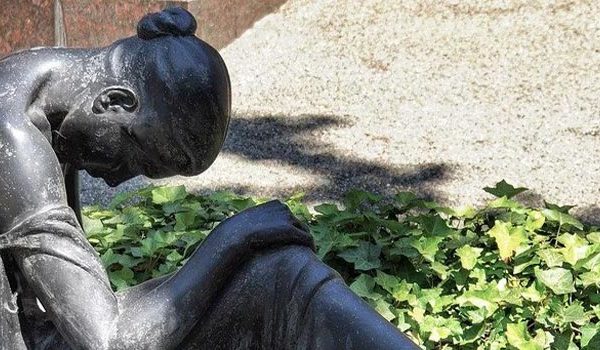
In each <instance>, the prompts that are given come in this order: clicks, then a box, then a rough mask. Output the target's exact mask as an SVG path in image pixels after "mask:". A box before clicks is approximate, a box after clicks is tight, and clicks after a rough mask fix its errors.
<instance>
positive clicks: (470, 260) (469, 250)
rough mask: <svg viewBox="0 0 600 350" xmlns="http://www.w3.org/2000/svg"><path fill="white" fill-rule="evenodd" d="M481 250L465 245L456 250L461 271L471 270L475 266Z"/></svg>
mask: <svg viewBox="0 0 600 350" xmlns="http://www.w3.org/2000/svg"><path fill="white" fill-rule="evenodd" d="M482 251H483V249H481V248H473V247H471V246H470V245H465V246H462V247H460V248H458V249H457V250H456V255H457V256H458V257H459V258H460V264H461V265H462V267H463V269H465V270H471V269H472V268H473V267H475V265H476V264H477V258H479V256H480V255H481V252H482Z"/></svg>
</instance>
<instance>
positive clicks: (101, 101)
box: [92, 88, 138, 114]
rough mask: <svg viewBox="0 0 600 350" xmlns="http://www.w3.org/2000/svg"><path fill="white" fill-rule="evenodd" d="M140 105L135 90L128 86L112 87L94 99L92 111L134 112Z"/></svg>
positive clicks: (97, 112)
mask: <svg viewBox="0 0 600 350" xmlns="http://www.w3.org/2000/svg"><path fill="white" fill-rule="evenodd" d="M137 107H138V100H137V97H136V96H135V94H134V93H133V91H131V90H129V89H126V88H110V89H107V90H105V91H104V92H103V93H101V94H100V95H99V96H98V97H96V99H95V100H94V104H93V106H92V111H93V112H94V113H96V114H101V113H105V112H106V111H112V112H121V111H126V112H133V111H135V110H136V109H137Z"/></svg>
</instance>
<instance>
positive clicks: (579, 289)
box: [83, 181, 600, 350]
mask: <svg viewBox="0 0 600 350" xmlns="http://www.w3.org/2000/svg"><path fill="white" fill-rule="evenodd" d="M484 190H485V191H487V192H489V193H491V194H493V195H494V196H496V199H495V200H492V201H490V202H489V203H488V204H487V205H486V206H484V207H482V208H473V207H464V208H459V209H456V208H447V207H443V206H440V205H438V204H437V203H435V202H431V201H427V200H423V199H419V198H417V197H416V196H415V195H414V194H412V193H406V192H403V193H398V194H397V195H396V196H395V197H393V198H383V197H380V196H377V195H374V194H372V193H367V192H361V191H351V192H349V193H348V194H347V195H346V196H345V198H344V199H343V201H342V204H341V205H338V204H333V203H324V204H321V205H318V206H316V207H315V208H314V210H312V211H311V210H309V209H308V208H307V206H306V205H304V204H303V203H302V196H300V195H298V196H295V197H292V198H290V199H289V200H287V202H286V203H287V204H288V206H289V207H290V208H291V209H292V211H293V212H294V213H295V214H296V215H297V216H298V217H300V218H301V219H302V220H304V221H305V222H306V223H307V224H308V225H309V227H310V228H311V231H312V233H313V235H314V237H315V240H316V242H317V247H318V255H319V257H320V258H321V259H322V260H323V261H324V262H325V263H327V264H329V265H330V266H332V267H333V268H335V269H336V270H337V271H338V272H339V273H340V274H341V275H342V276H343V277H344V279H345V280H346V281H347V283H348V284H349V285H350V287H351V288H352V290H353V291H354V292H355V293H357V294H358V295H360V296H361V297H362V298H364V299H365V300H366V301H367V302H369V303H370V304H371V305H372V306H373V307H374V308H375V309H376V310H377V311H378V312H379V313H380V314H381V315H383V317H385V318H386V319H388V320H389V321H390V322H392V323H394V324H395V325H396V326H397V327H398V328H400V329H401V330H402V331H404V332H405V333H407V334H408V335H409V336H411V337H412V338H413V339H414V340H415V341H416V342H417V343H419V344H421V345H422V346H423V347H424V348H427V349H455V348H460V349H504V348H514V349H526V350H527V349H532V350H533V349H548V348H552V349H569V350H571V349H600V323H599V320H600V307H599V306H598V305H597V304H598V301H599V300H600V294H599V289H598V286H599V283H600V229H598V228H597V227H592V226H588V225H584V224H582V223H581V222H579V221H578V220H577V219H576V218H574V217H573V216H571V215H569V210H570V209H571V208H572V207H569V206H563V207H560V206H557V205H553V204H549V203H546V206H545V208H530V207H527V206H525V205H524V204H522V203H520V202H518V201H516V200H515V199H514V198H513V197H514V196H515V195H517V194H518V193H520V192H523V191H525V190H526V189H525V188H515V187H513V186H511V185H509V184H507V183H506V182H504V181H502V182H499V183H498V184H496V185H495V186H494V187H491V188H485V189H484ZM263 201H264V200H260V199H253V198H246V197H240V196H237V195H233V194H230V193H214V194H211V195H207V196H195V195H191V194H188V193H187V192H186V191H185V188H183V187H150V188H145V189H141V190H139V191H136V192H132V193H126V194H120V195H118V196H117V197H116V198H115V199H114V200H113V202H112V203H111V205H110V206H109V207H108V208H100V207H88V208H86V209H85V210H84V213H83V214H84V217H83V219H84V228H85V230H86V233H87V235H88V239H89V241H90V242H91V243H92V245H93V246H94V247H95V248H96V250H97V251H98V252H99V254H100V256H101V259H102V262H103V263H104V265H105V267H106V268H107V271H108V273H109V277H110V281H111V283H112V284H113V287H114V288H115V289H117V290H118V289H122V288H126V287H128V286H132V285H135V284H137V283H140V282H142V281H144V280H147V279H149V278H152V277H158V276H161V275H164V274H167V273H170V272H172V271H174V270H176V269H177V267H178V266H180V265H181V264H183V263H185V261H186V259H187V258H188V257H189V256H190V254H191V253H192V252H193V250H194V249H195V248H196V247H197V246H198V244H200V242H201V241H202V240H203V239H204V238H205V237H206V236H207V235H208V233H209V232H210V231H211V229H212V228H213V227H214V226H216V225H217V224H218V223H219V222H220V221H222V220H223V219H225V218H226V217H228V216H231V215H233V214H235V213H237V212H239V211H241V210H243V209H245V208H248V207H251V206H254V205H256V204H259V203H261V202H263Z"/></svg>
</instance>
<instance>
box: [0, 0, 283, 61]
mask: <svg viewBox="0 0 600 350" xmlns="http://www.w3.org/2000/svg"><path fill="white" fill-rule="evenodd" d="M55 1H56V0H0V14H2V15H1V16H0V57H2V56H4V55H6V54H7V53H9V52H12V51H15V50H20V49H26V48H30V47H35V46H53V45H55V28H54V27H55V10H54V7H55ZM60 1H61V4H62V14H63V21H64V29H65V32H66V38H67V45H68V46H73V47H93V46H104V45H108V44H110V43H111V42H113V41H114V40H116V39H118V38H122V37H126V36H130V35H133V34H134V33H135V26H136V24H137V21H138V20H139V19H140V18H141V17H142V16H143V15H144V14H145V13H148V12H155V11H158V10H160V9H161V8H164V7H165V6H170V5H179V6H182V7H185V8H187V9H188V10H189V11H190V12H192V13H193V14H194V15H195V16H196V19H197V20H198V32H197V33H196V34H197V35H198V36H199V37H200V38H202V39H203V40H205V41H207V42H208V43H210V44H211V45H213V46H215V47H217V48H222V47H224V46H226V45H227V44H229V43H230V42H231V41H233V40H234V39H235V38H237V37H238V36H239V35H241V34H242V33H243V32H244V31H245V30H246V29H248V28H250V27H251V26H252V24H253V23H254V22H255V21H257V20H258V19H260V18H261V17H263V16H265V15H266V14H268V13H270V12H273V11H275V10H276V9H277V8H278V7H279V6H281V5H282V4H283V3H284V2H285V0H178V1H172V0H171V1H167V0H60Z"/></svg>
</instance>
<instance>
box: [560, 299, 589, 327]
mask: <svg viewBox="0 0 600 350" xmlns="http://www.w3.org/2000/svg"><path fill="white" fill-rule="evenodd" d="M560 316H561V318H562V321H563V322H564V323H571V322H573V323H576V324H578V325H580V326H581V325H584V324H586V323H587V321H588V317H587V316H586V315H585V310H584V309H583V306H582V305H581V303H578V302H574V303H573V304H571V305H569V306H567V307H565V308H563V310H562V312H561V313H560Z"/></svg>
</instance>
